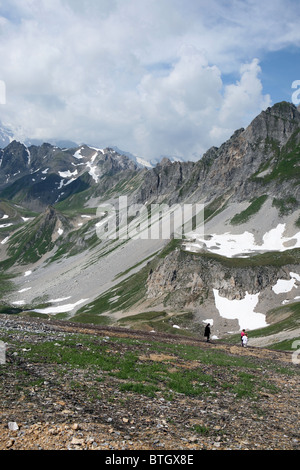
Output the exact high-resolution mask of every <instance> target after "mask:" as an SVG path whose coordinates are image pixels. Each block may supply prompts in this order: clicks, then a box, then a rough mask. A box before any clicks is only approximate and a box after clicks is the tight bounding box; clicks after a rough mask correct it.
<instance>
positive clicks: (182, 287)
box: [147, 250, 298, 311]
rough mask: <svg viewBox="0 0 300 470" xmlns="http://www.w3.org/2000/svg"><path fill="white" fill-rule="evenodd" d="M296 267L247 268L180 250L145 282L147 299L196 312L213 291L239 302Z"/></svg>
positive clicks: (238, 262)
mask: <svg viewBox="0 0 300 470" xmlns="http://www.w3.org/2000/svg"><path fill="white" fill-rule="evenodd" d="M297 269H298V267H296V266H295V265H287V266H276V265H274V266H272V265H262V266H255V265H251V263H250V262H249V264H248V265H247V261H246V260H241V259H239V260H238V259H236V260H223V261H222V260H221V258H219V259H218V258H216V257H213V256H210V255H209V254H207V255H198V254H197V255H195V254H191V253H185V252H182V251H180V250H177V251H174V252H172V253H170V254H169V255H168V256H166V258H165V259H164V260H162V261H161V262H160V263H159V264H158V266H157V268H156V269H155V270H154V271H153V272H150V273H149V276H148V279H147V298H148V299H157V300H160V301H164V303H165V305H167V306H171V307H172V308H175V309H176V310H178V311H179V310H180V309H186V308H188V309H192V310H194V309H197V307H199V306H200V305H202V304H203V303H205V302H206V300H207V299H208V298H213V289H217V290H218V291H219V294H220V296H222V297H226V298H227V299H229V300H235V299H236V300H241V299H243V298H244V297H245V293H246V292H248V293H249V294H257V293H260V292H263V291H264V290H266V289H269V290H271V287H272V286H274V285H275V284H276V283H277V281H278V279H286V280H288V279H290V275H289V273H290V271H297Z"/></svg>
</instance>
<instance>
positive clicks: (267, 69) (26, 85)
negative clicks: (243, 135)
mask: <svg viewBox="0 0 300 470" xmlns="http://www.w3.org/2000/svg"><path fill="white" fill-rule="evenodd" d="M299 24H300V2H299V0H272V1H271V0H264V2H261V0H209V1H208V0H0V81H2V83H5V87H6V100H5V104H1V105H0V121H2V123H3V124H5V125H6V126H9V127H12V128H13V129H14V131H15V133H16V136H18V137H19V138H20V139H21V138H22V137H25V136H26V137H30V138H37V139H42V140H50V139H53V138H58V139H70V140H73V141H76V142H78V143H82V142H85V143H88V144H90V145H94V146H98V147H106V146H114V145H115V146H117V147H119V148H121V149H123V150H126V151H128V152H132V153H134V154H136V155H139V156H141V157H144V158H146V159H152V158H157V157H159V156H160V155H175V156H181V157H183V158H184V159H189V160H196V159H198V158H199V157H201V155H202V154H203V152H205V151H206V150H207V149H208V148H210V147H211V146H212V145H215V146H219V145H221V144H222V143H223V142H224V141H225V140H226V139H227V138H229V137H230V136H231V135H232V133H233V132H234V131H235V130H236V129H237V128H240V127H246V126H247V125H248V124H249V123H250V122H251V120H252V119H253V118H254V117H255V116H256V115H257V114H258V113H259V112H261V111H262V110H264V109H266V108H267V107H268V106H271V105H272V104H274V103H276V102H278V101H282V100H286V101H292V94H293V92H294V91H295V90H293V89H292V88H291V86H292V83H293V82H294V81H296V80H300V65H299V64H300V28H299Z"/></svg>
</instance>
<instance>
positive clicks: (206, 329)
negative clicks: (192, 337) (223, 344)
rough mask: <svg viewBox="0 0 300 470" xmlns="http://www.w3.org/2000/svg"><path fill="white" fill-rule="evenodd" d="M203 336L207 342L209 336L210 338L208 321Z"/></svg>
mask: <svg viewBox="0 0 300 470" xmlns="http://www.w3.org/2000/svg"><path fill="white" fill-rule="evenodd" d="M204 338H206V341H207V342H209V338H210V323H208V324H207V325H206V327H205V330H204Z"/></svg>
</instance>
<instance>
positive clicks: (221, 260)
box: [0, 102, 300, 349]
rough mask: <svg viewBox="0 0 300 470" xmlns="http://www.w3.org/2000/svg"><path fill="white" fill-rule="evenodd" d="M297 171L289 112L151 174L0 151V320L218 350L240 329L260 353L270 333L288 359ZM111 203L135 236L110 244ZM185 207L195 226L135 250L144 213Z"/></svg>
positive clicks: (294, 328)
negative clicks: (200, 339) (202, 339)
mask: <svg viewBox="0 0 300 470" xmlns="http://www.w3.org/2000/svg"><path fill="white" fill-rule="evenodd" d="M299 157H300V112H299V110H298V109H297V108H296V107H295V106H294V105H292V104H290V103H286V102H282V103H277V104H276V105H274V106H273V107H272V108H268V109H267V110H266V111H263V112H262V113H261V114H260V115H259V116H257V117H256V118H255V119H254V120H253V121H252V123H250V125H249V126H248V127H247V128H246V129H239V130H237V131H236V132H235V133H234V134H233V136H232V137H231V138H230V139H229V140H228V141H227V142H225V143H224V144H223V145H221V147H219V148H216V147H213V148H211V149H209V150H208V151H207V152H206V153H205V154H204V155H203V157H202V158H201V159H200V160H199V161H197V162H187V161H186V162H185V161H173V162H172V161H171V160H169V159H167V158H164V159H162V160H161V161H160V162H158V163H157V165H156V166H155V167H152V168H149V167H148V166H143V165H141V164H138V163H137V162H136V161H134V160H132V159H131V158H129V157H128V156H126V155H122V154H121V153H118V151H116V150H114V149H112V148H106V149H98V148H93V147H90V146H88V145H81V146H79V147H75V148H59V147H57V146H55V145H51V144H49V143H44V144H42V145H30V146H28V147H27V146H26V145H25V144H23V143H20V142H17V141H11V142H10V143H9V144H8V145H7V146H5V147H4V148H3V149H2V150H0V259H1V261H0V270H1V271H0V277H1V281H2V282H1V284H2V287H1V290H0V296H1V297H0V312H1V313H3V314H16V315H17V314H18V315H23V316H24V315H25V316H41V317H42V318H56V319H67V320H71V321H74V322H83V323H85V322H86V323H94V324H101V325H118V326H122V327H125V328H133V329H135V328H137V329H140V330H141V329H142V330H143V329H144V330H145V331H164V332H172V333H173V334H175V335H176V334H178V332H179V333H180V334H185V335H195V334H196V335H199V334H200V335H203V328H204V326H205V323H207V322H210V323H211V325H212V333H213V338H215V339H220V338H224V337H226V338H227V337H230V336H231V335H234V333H237V332H238V331H239V330H240V329H242V328H246V329H247V330H249V331H251V337H252V338H251V339H252V341H257V343H256V344H257V345H264V344H265V343H264V342H266V341H267V343H268V344H273V343H274V344H276V343H277V342H278V339H277V338H278V334H279V333H281V336H280V341H283V344H284V347H285V348H286V349H291V345H292V342H293V341H295V339H297V338H299V328H300V327H299V311H300V309H299V305H300V303H299V298H300V294H298V288H299V286H300V269H299V256H300V228H299V227H300V190H299V172H300V158H299ZM120 198H123V199H121V200H122V201H125V200H126V203H127V209H128V211H127V214H126V221H127V227H126V229H128V230H129V232H128V233H130V234H131V235H132V234H134V236H128V233H127V236H122V231H121V228H120V227H121V225H118V230H119V231H117V234H118V235H119V236H117V237H115V238H109V237H108V236H107V234H105V232H103V231H102V232H101V230H100V229H102V227H103V226H104V224H105V223H106V224H108V225H109V221H107V218H106V217H107V213H106V212H105V207H117V208H118V204H120ZM196 204H198V205H199V207H200V206H201V208H202V209H201V211H202V214H201V216H202V218H203V219H204V226H202V227H198V226H197V227H195V226H194V225H193V224H191V229H190V230H188V231H187V232H184V234H183V236H181V237H178V238H177V237H176V231H174V232H173V233H170V236H169V237H166V238H160V237H152V238H151V237H149V236H148V237H143V236H142V231H141V227H142V226H143V224H144V223H145V221H148V224H149V225H148V234H149V231H151V230H152V228H153V226H154V225H155V222H153V221H152V219H150V215H149V214H150V212H149V211H151V209H153V208H155V209H156V210H161V209H164V208H167V209H166V210H168V209H169V208H175V207H183V206H185V205H186V207H188V205H196ZM158 205H160V208H157V206H158ZM101 208H102V209H101ZM103 208H104V209H103ZM119 208H120V207H119ZM144 210H146V211H147V212H146V215H145V212H143V211H144ZM116 214H117V223H121V222H120V220H121V213H120V211H119V212H118V210H117V211H116ZM118 217H119V218H118ZM143 217H144V218H143ZM155 220H156V221H157V220H158V219H155ZM99 233H102V235H103V236H102V238H101V237H100V236H99ZM283 331H284V332H285V335H282V332H283ZM255 336H256V338H255ZM259 338H261V339H260V340H259ZM272 338H273V339H272ZM285 341H287V343H285ZM253 344H254V343H253Z"/></svg>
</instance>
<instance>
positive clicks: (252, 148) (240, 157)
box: [136, 102, 300, 202]
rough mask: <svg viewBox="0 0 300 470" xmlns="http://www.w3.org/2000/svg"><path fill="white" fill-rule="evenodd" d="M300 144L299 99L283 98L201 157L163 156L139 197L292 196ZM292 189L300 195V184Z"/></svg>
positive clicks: (298, 196)
mask: <svg viewBox="0 0 300 470" xmlns="http://www.w3.org/2000/svg"><path fill="white" fill-rule="evenodd" d="M299 146H300V112H299V111H298V110H297V108H296V107H295V106H294V105H293V104H290V103H285V102H283V103H278V104H277V105H274V106H273V107H272V108H268V109H267V110H266V111H263V112H262V113H261V114H260V115H259V116H257V117H256V118H255V119H254V120H253V121H252V123H251V124H250V125H249V126H248V127H247V129H239V130H238V131H236V132H235V133H234V134H233V136H232V137H231V138H230V139H229V140H228V141H227V142H225V143H224V144H223V145H221V147H220V148H216V147H213V148H211V149H210V150H209V151H208V152H206V154H205V155H204V156H203V158H202V159H201V160H200V161H198V162H196V163H192V162H188V163H180V162H176V163H171V162H170V161H168V160H164V161H162V162H161V164H160V165H158V166H157V167H156V168H154V169H152V170H149V171H148V172H147V177H146V178H145V179H144V182H143V185H142V187H141V188H140V189H139V190H138V193H137V196H136V197H137V199H138V201H139V202H145V201H149V200H152V199H155V200H157V198H161V199H164V200H168V201H169V202H170V201H171V202H175V201H176V202H178V201H183V200H190V201H200V200H204V201H211V200H213V199H214V198H216V197H220V196H223V195H224V194H227V195H229V196H230V197H231V198H232V200H233V201H242V200H245V199H249V198H251V197H253V196H254V195H255V196H256V197H257V196H259V195H261V194H264V193H265V192H266V191H267V192H269V193H270V194H274V195H275V194H276V195H278V194H279V193H280V194H282V195H287V194H290V193H291V186H290V178H292V179H294V180H295V182H296V181H298V179H299ZM296 157H297V158H296ZM297 160H298V163H297ZM292 192H293V196H296V197H297V198H298V200H299V199H300V193H299V185H297V186H296V187H295V188H294V189H293V191H292Z"/></svg>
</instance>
